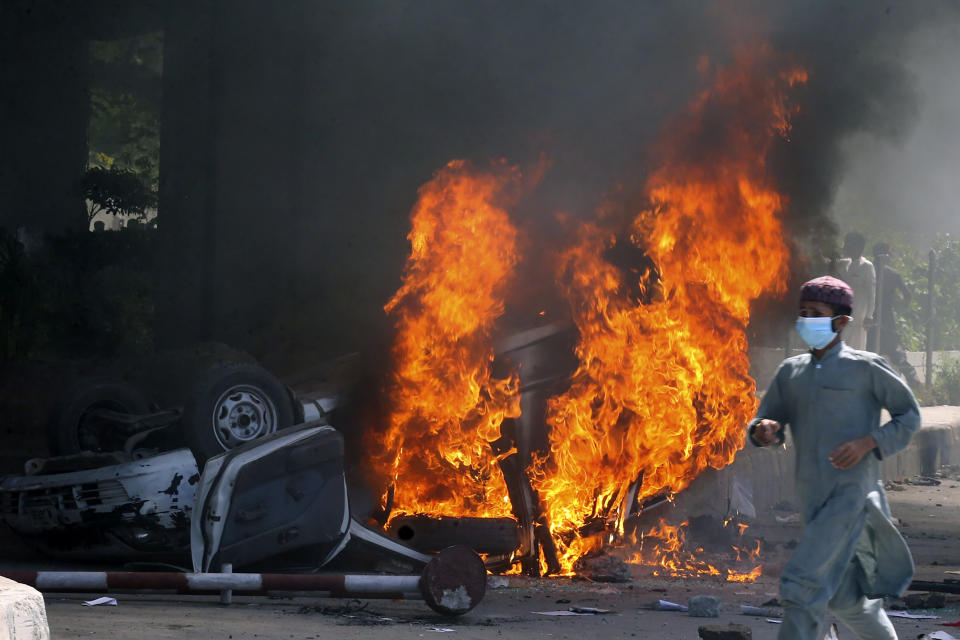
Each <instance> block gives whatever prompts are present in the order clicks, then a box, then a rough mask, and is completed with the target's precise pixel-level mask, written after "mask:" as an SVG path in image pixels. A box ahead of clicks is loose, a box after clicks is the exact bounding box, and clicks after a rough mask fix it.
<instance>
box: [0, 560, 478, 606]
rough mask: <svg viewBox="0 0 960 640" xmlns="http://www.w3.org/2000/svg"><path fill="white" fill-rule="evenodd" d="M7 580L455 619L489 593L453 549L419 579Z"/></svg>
mask: <svg viewBox="0 0 960 640" xmlns="http://www.w3.org/2000/svg"><path fill="white" fill-rule="evenodd" d="M3 575H4V576H5V577H8V578H10V579H12V580H16V581H17V582H20V583H22V584H26V585H29V586H32V587H34V588H36V589H38V590H39V591H42V592H61V591H81V592H83V591H96V592H104V591H107V592H109V591H117V590H140V589H147V590H151V591H152V590H169V591H177V592H179V593H193V592H201V593H202V592H211V591H213V592H217V591H226V590H230V591H233V592H235V593H250V594H268V593H271V592H276V591H306V592H313V593H316V594H318V595H324V596H332V597H338V598H392V599H398V598H407V599H423V600H424V601H426V603H427V604H428V605H429V606H430V608H431V609H433V610H434V611H436V612H438V613H442V614H444V615H452V616H457V615H461V614H464V613H466V612H468V611H470V610H471V609H473V608H474V607H475V606H477V604H479V602H480V601H481V600H482V599H483V596H484V594H485V593H486V584H487V572H486V569H485V568H484V566H483V561H482V560H481V559H480V557H479V556H477V554H476V553H474V552H473V551H471V550H470V549H467V548H466V547H451V548H449V549H446V550H444V551H442V552H440V554H438V555H436V556H434V557H433V558H431V560H430V561H429V562H428V563H427V565H426V567H424V569H423V572H422V573H421V575H419V576H417V575H412V576H388V575H364V574H337V573H315V574H288V573H279V574H278V573H273V574H271V573H164V572H143V573H137V572H107V571H5V572H3Z"/></svg>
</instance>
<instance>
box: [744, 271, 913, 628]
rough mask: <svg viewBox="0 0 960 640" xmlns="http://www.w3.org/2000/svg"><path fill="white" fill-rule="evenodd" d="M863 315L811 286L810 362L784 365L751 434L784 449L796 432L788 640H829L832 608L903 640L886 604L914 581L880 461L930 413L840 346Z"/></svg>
mask: <svg viewBox="0 0 960 640" xmlns="http://www.w3.org/2000/svg"><path fill="white" fill-rule="evenodd" d="M854 308H855V305H854V298H853V291H852V290H851V289H850V286H849V285H847V283H845V282H843V281H841V280H837V279H836V278H833V277H831V276H823V277H821V278H816V279H815V280H811V281H809V282H807V283H805V284H804V285H803V287H802V288H801V290H800V309H799V317H798V318H797V321H796V326H797V332H798V333H799V334H800V337H801V338H802V339H803V341H804V342H806V343H807V344H808V345H809V346H810V351H809V352H808V353H805V354H802V355H799V356H794V357H792V358H787V359H786V360H784V361H783V363H782V364H781V365H780V368H779V369H777V372H776V374H775V375H774V378H773V381H772V382H771V383H770V387H769V389H768V390H767V392H766V394H765V395H764V396H763V400H762V401H761V403H760V407H759V408H758V409H757V413H756V416H755V417H754V419H753V420H752V421H751V422H750V424H749V425H748V431H747V433H748V437H749V438H750V441H751V442H752V443H753V444H755V445H757V446H760V447H765V446H769V445H773V444H780V443H783V441H784V429H785V427H787V426H789V428H790V434H791V436H792V439H793V447H794V450H795V451H796V456H797V458H796V461H797V463H796V483H797V495H798V496H799V498H800V516H801V519H802V521H803V527H804V528H803V536H802V538H801V539H800V542H799V544H798V545H797V547H796V549H795V550H794V553H793V556H792V557H791V558H790V560H789V561H788V562H787V564H786V566H784V568H783V572H782V573H781V576H780V600H781V601H782V603H783V607H784V616H783V624H782V625H781V627H780V630H779V635H778V636H777V637H778V638H779V639H780V640H820V639H821V638H822V637H823V632H824V624H825V618H826V613H827V610H828V609H829V610H830V611H832V612H833V614H834V615H836V616H837V617H838V618H839V619H840V620H841V621H842V622H843V623H844V624H846V625H847V626H848V627H850V628H851V629H852V630H853V632H854V633H855V634H856V635H857V637H858V638H860V639H861V640H896V638H897V633H896V631H895V630H894V628H893V625H892V624H891V623H890V619H889V618H888V617H887V614H886V613H885V612H884V610H883V597H884V596H888V595H889V596H897V597H899V596H900V595H902V593H903V591H904V590H905V589H906V588H907V586H908V585H909V584H910V581H911V579H912V577H913V569H914V565H913V559H912V558H911V556H910V550H909V549H908V547H907V544H906V542H904V540H903V538H902V537H901V536H900V533H899V532H898V531H897V529H896V527H894V526H893V523H892V522H891V515H890V507H889V505H888V504H887V497H886V494H885V493H884V491H883V477H882V475H881V473H880V460H881V459H883V458H886V457H888V456H892V455H893V454H895V453H897V452H898V451H900V450H902V449H903V448H904V447H906V446H907V444H908V443H909V442H910V438H911V437H912V436H913V434H914V433H915V432H916V431H917V429H919V428H920V409H919V407H918V406H917V401H916V399H915V398H914V397H913V393H912V392H911V391H910V388H909V387H907V385H906V383H905V382H904V381H903V378H901V377H900V376H899V375H897V373H896V372H895V371H893V369H891V368H890V366H889V365H888V364H887V363H886V361H885V360H884V359H883V358H882V357H880V356H878V355H877V354H875V353H870V352H868V351H859V350H855V349H851V348H850V347H848V346H847V345H846V344H844V342H843V341H842V340H841V338H840V333H841V332H842V331H843V330H844V329H845V328H846V327H847V325H848V324H849V322H850V314H851V311H852V310H853V309H854ZM882 409H886V410H887V411H888V412H889V414H890V419H889V420H888V421H887V422H885V423H883V424H881V422H880V412H881V410H882Z"/></svg>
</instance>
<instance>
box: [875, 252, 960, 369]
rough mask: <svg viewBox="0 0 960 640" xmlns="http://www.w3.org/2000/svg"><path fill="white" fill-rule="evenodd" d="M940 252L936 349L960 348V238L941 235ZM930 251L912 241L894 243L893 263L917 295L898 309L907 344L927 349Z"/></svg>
mask: <svg viewBox="0 0 960 640" xmlns="http://www.w3.org/2000/svg"><path fill="white" fill-rule="evenodd" d="M933 249H934V250H935V251H936V254H937V258H936V271H935V280H934V281H935V288H934V296H935V299H934V308H935V310H934V322H933V328H934V340H933V348H934V350H936V351H939V350H955V349H960V239H957V238H954V237H952V236H951V235H950V234H941V235H939V236H938V237H937V239H936V241H935V242H934V243H933ZM928 253H929V252H928V251H925V250H920V249H917V248H915V247H913V246H911V245H909V244H900V245H893V256H892V257H893V261H892V265H891V266H893V267H894V268H895V269H897V270H898V271H899V272H900V273H901V274H902V275H903V277H904V280H905V282H906V284H907V287H909V288H910V290H911V292H912V293H913V296H912V298H911V301H910V304H909V305H908V306H907V307H906V308H902V307H901V308H899V309H897V313H898V319H897V322H898V329H899V331H900V336H901V339H902V340H903V344H904V347H905V348H906V349H907V350H911V351H922V350H923V349H925V348H926V325H927V294H928V291H929V286H928V279H929V278H928V271H929V256H928Z"/></svg>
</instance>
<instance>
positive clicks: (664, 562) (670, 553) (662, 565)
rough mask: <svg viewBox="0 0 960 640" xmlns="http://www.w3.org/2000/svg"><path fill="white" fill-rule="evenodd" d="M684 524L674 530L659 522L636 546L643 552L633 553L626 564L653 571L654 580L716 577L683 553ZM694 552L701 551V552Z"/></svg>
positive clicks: (714, 570) (710, 567)
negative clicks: (666, 577)
mask: <svg viewBox="0 0 960 640" xmlns="http://www.w3.org/2000/svg"><path fill="white" fill-rule="evenodd" d="M687 524H688V523H686V522H684V523H681V524H680V525H679V526H676V527H674V526H671V525H669V524H667V523H666V522H663V521H662V520H661V521H660V524H659V525H657V526H656V527H654V528H653V529H652V530H651V531H650V532H649V533H647V534H645V535H644V536H643V537H642V538H641V541H640V544H641V547H643V549H642V550H641V551H640V552H638V553H635V554H634V555H633V556H632V558H631V559H630V560H628V562H631V563H633V564H643V565H652V566H655V567H657V569H655V570H654V571H653V575H655V576H670V577H674V578H688V577H692V576H719V575H720V570H719V569H717V568H716V567H714V566H713V565H711V564H709V563H708V562H705V561H703V560H699V559H697V558H696V556H695V555H694V553H695V552H694V551H689V550H688V549H687V545H686V533H685V532H684V527H686V526H687ZM695 551H702V549H697V550H695Z"/></svg>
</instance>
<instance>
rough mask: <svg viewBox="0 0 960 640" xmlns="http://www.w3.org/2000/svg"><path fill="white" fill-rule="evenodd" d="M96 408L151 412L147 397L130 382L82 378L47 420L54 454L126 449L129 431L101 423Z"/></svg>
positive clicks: (48, 438)
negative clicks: (94, 411) (96, 414)
mask: <svg viewBox="0 0 960 640" xmlns="http://www.w3.org/2000/svg"><path fill="white" fill-rule="evenodd" d="M93 409H110V410H112V411H120V412H123V413H133V414H143V413H148V412H149V411H150V407H149V405H148V404H147V400H146V398H144V397H143V394H142V393H140V391H139V390H138V389H137V388H136V387H134V386H132V385H129V384H126V383H123V382H117V381H115V380H106V379H85V380H80V381H79V382H78V383H77V384H75V385H74V386H73V387H71V388H70V389H69V390H68V391H67V393H66V395H65V396H64V398H63V400H62V401H61V402H59V403H58V404H57V406H56V408H55V409H54V411H53V413H52V414H51V416H50V419H49V421H48V422H47V441H48V443H49V445H50V452H51V453H52V454H54V455H62V456H65V455H72V454H76V453H80V452H81V451H96V452H112V451H122V450H123V444H124V442H126V439H127V437H128V436H129V434H127V433H125V432H123V431H121V430H119V429H117V428H116V426H115V425H110V424H103V423H98V422H97V421H96V419H95V418H93V417H91V416H90V411H91V410H93Z"/></svg>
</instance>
